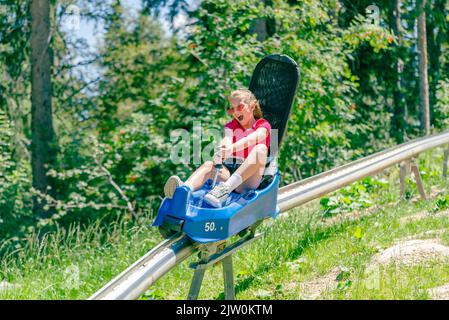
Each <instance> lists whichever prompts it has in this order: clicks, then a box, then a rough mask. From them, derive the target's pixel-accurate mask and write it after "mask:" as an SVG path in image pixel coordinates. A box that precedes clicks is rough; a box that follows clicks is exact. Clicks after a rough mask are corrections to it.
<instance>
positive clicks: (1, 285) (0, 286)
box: [0, 281, 19, 292]
mask: <svg viewBox="0 0 449 320" xmlns="http://www.w3.org/2000/svg"><path fill="white" fill-rule="evenodd" d="M17 288H19V285H17V284H13V283H9V282H6V281H0V292H4V291H8V290H14V289H17Z"/></svg>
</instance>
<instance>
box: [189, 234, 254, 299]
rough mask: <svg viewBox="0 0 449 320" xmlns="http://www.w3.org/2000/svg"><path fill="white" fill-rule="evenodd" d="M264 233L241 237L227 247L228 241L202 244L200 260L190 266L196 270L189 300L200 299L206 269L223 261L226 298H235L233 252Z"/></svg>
mask: <svg viewBox="0 0 449 320" xmlns="http://www.w3.org/2000/svg"><path fill="white" fill-rule="evenodd" d="M261 236H262V233H257V234H253V233H251V234H250V235H248V236H246V237H244V238H241V239H239V240H237V241H236V242H234V243H233V244H232V245H230V246H228V247H226V243H224V242H219V243H212V244H207V245H201V246H200V247H199V250H201V251H200V261H198V262H195V263H191V264H190V267H191V268H193V269H194V270H195V271H194V273H193V278H192V282H191V284H190V290H189V295H188V297H187V299H188V300H196V299H198V295H199V293H200V289H201V284H202V282H203V278H204V274H205V272H206V269H207V268H209V267H211V266H213V265H214V264H216V263H219V262H221V263H222V265H223V278H224V292H225V299H226V300H234V299H235V290H234V269H233V265H232V254H233V253H234V252H235V251H237V250H239V249H241V248H242V247H244V246H246V245H248V244H250V243H251V242H253V241H254V240H256V239H258V238H260V237H261Z"/></svg>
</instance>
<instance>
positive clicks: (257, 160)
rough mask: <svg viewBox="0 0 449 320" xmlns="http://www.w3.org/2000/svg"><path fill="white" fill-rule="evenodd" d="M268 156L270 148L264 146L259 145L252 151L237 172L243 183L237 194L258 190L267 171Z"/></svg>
mask: <svg viewBox="0 0 449 320" xmlns="http://www.w3.org/2000/svg"><path fill="white" fill-rule="evenodd" d="M267 156H268V148H267V146H266V145H264V144H258V145H256V146H255V147H254V148H253V149H252V150H251V152H250V153H249V155H248V158H246V159H245V161H244V162H243V163H242V165H241V166H240V167H239V168H238V169H237V170H236V173H238V174H239V175H240V176H241V177H242V181H243V182H242V184H241V185H240V186H239V187H238V188H237V189H236V190H235V191H236V192H238V193H243V192H245V191H246V190H248V189H257V187H258V186H259V184H260V181H261V180H262V176H263V172H264V171H265V164H266V161H267Z"/></svg>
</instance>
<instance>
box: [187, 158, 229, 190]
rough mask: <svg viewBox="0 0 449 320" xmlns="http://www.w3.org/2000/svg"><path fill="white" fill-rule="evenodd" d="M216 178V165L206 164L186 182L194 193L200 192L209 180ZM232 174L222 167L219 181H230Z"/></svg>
mask: <svg viewBox="0 0 449 320" xmlns="http://www.w3.org/2000/svg"><path fill="white" fill-rule="evenodd" d="M214 176H215V169H214V163H213V162H212V161H206V162H204V163H203V164H202V165H201V166H200V167H198V169H196V170H195V172H194V173H192V175H191V176H190V177H189V178H188V179H187V181H186V182H185V183H186V184H189V185H190V186H192V187H193V191H195V190H198V189H199V188H201V186H202V185H203V184H204V183H205V182H206V181H207V180H208V179H213V178H214ZM229 176H230V174H229V170H228V169H226V168H225V167H222V169H221V170H220V172H219V173H218V176H217V181H226V180H228V178H229Z"/></svg>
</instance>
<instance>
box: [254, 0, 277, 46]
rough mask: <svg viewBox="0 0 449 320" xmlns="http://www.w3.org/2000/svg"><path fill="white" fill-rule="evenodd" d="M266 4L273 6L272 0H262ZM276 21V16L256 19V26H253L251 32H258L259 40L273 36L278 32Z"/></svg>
mask: <svg viewBox="0 0 449 320" xmlns="http://www.w3.org/2000/svg"><path fill="white" fill-rule="evenodd" d="M260 1H261V2H263V3H264V4H265V6H269V7H271V6H273V1H272V0H260ZM275 29H276V22H275V20H274V18H269V19H256V21H255V23H254V26H253V27H252V28H251V33H255V34H257V40H259V41H264V40H266V39H267V38H268V37H271V36H272V35H273V34H274V33H275V32H276V30H275Z"/></svg>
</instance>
